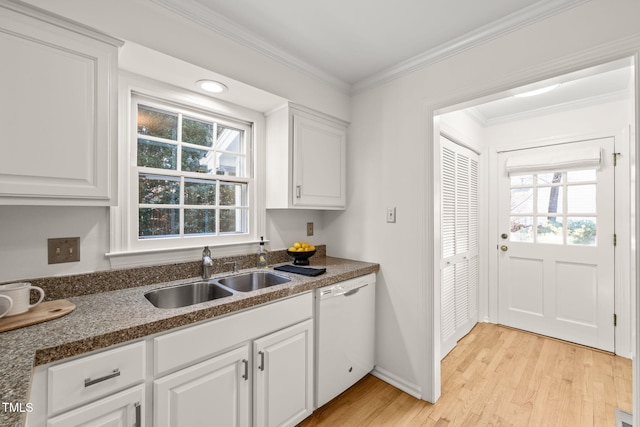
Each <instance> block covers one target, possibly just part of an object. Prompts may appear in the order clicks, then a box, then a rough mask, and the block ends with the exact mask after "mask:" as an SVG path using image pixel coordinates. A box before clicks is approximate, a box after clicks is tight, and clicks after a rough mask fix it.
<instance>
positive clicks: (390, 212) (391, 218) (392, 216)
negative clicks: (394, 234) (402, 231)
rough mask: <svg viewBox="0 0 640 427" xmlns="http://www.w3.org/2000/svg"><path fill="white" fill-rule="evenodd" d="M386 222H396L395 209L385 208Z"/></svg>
mask: <svg viewBox="0 0 640 427" xmlns="http://www.w3.org/2000/svg"><path fill="white" fill-rule="evenodd" d="M387 222H396V208H395V207H393V208H387Z"/></svg>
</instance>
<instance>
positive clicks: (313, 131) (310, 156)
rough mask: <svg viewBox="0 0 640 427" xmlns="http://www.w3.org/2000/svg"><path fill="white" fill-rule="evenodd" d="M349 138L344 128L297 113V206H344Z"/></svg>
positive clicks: (294, 170)
mask: <svg viewBox="0 0 640 427" xmlns="http://www.w3.org/2000/svg"><path fill="white" fill-rule="evenodd" d="M346 141H347V139H346V131H345V129H344V128H337V127H335V126H331V125H329V124H326V123H324V122H321V121H317V120H312V119H310V118H307V117H303V116H300V115H295V114H294V116H293V154H294V162H293V175H294V180H293V181H294V182H293V186H294V188H293V204H294V206H299V207H304V206H309V207H320V208H322V207H326V208H344V207H345V204H346V197H345V187H346V178H345V172H346V169H345V168H346V163H345V158H346Z"/></svg>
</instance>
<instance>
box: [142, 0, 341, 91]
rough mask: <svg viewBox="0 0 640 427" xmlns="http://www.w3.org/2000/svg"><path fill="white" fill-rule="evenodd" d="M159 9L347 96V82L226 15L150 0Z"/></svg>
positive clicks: (175, 0)
mask: <svg viewBox="0 0 640 427" xmlns="http://www.w3.org/2000/svg"><path fill="white" fill-rule="evenodd" d="M151 2H152V3H155V4H157V5H159V6H162V7H164V8H166V9H169V10H170V11H172V12H174V13H176V14H178V15H180V16H182V17H184V18H187V19H189V20H190V21H192V22H195V23H197V24H200V25H203V26H205V27H206V28H209V29H210V30H213V31H215V32H217V33H220V34H222V35H223V36H225V37H227V38H229V39H231V40H233V41H235V42H237V43H240V44H241V45H243V46H246V47H248V48H251V49H253V50H256V51H258V52H260V53H262V54H264V55H266V56H267V57H269V58H271V59H275V60H276V61H278V62H280V63H283V64H285V65H287V66H289V67H291V68H293V69H295V70H298V71H302V72H303V73H305V74H308V75H312V76H314V77H315V78H318V79H320V80H322V81H324V82H325V83H328V84H329V85H331V86H333V87H335V88H337V89H339V90H341V91H343V92H346V93H349V92H350V90H351V85H350V84H349V83H346V82H344V81H342V80H340V79H338V78H337V77H335V76H333V75H332V74H329V73H327V72H326V71H324V70H322V69H320V68H318V67H316V66H314V65H311V64H309V63H308V62H306V61H303V60H301V59H299V58H296V57H295V56H293V55H291V54H289V53H288V52H285V51H284V50H282V49H280V48H279V47H277V46H274V45H272V44H270V43H268V42H266V41H264V40H263V39H262V38H261V37H259V36H258V35H256V34H255V33H253V32H251V31H249V30H248V29H247V28H245V27H242V26H240V25H238V24H236V23H235V22H233V21H231V20H230V19H228V18H226V17H225V16H223V15H221V14H219V13H217V12H215V11H213V10H211V9H209V8H207V7H205V6H203V5H201V4H200V3H198V2H197V1H194V0H151Z"/></svg>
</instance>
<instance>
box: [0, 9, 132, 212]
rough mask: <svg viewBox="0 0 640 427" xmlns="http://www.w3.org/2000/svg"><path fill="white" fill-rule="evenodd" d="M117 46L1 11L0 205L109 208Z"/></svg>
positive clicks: (38, 17)
mask: <svg viewBox="0 0 640 427" xmlns="http://www.w3.org/2000/svg"><path fill="white" fill-rule="evenodd" d="M121 45H122V42H120V41H118V40H116V39H113V38H111V37H109V36H106V35H104V34H101V33H97V32H95V31H93V30H90V29H88V28H86V27H84V26H81V25H78V24H75V23H72V22H70V21H67V20H66V19H63V18H59V17H56V16H52V15H50V14H48V13H45V12H43V11H41V10H40V9H35V8H31V7H27V6H23V5H22V4H16V3H12V2H2V3H0V54H1V55H2V58H3V61H2V67H0V93H2V97H0V129H2V134H1V135H0V147H1V148H2V155H0V205H18V204H19V205H85V206H104V205H111V204H115V203H116V190H117V180H116V179H117V115H116V106H117V83H116V76H117V58H118V56H117V55H118V47H119V46H121Z"/></svg>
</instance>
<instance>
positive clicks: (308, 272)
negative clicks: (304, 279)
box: [273, 264, 327, 276]
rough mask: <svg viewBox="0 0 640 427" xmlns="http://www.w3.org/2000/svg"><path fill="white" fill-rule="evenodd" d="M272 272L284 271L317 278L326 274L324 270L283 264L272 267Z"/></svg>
mask: <svg viewBox="0 0 640 427" xmlns="http://www.w3.org/2000/svg"><path fill="white" fill-rule="evenodd" d="M273 269H274V270H280V271H286V272H288V273H295V274H303V275H305V276H319V275H321V274H324V273H326V271H327V269H326V268H311V267H296V266H295V265H290V264H285V265H280V266H278V267H273Z"/></svg>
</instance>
